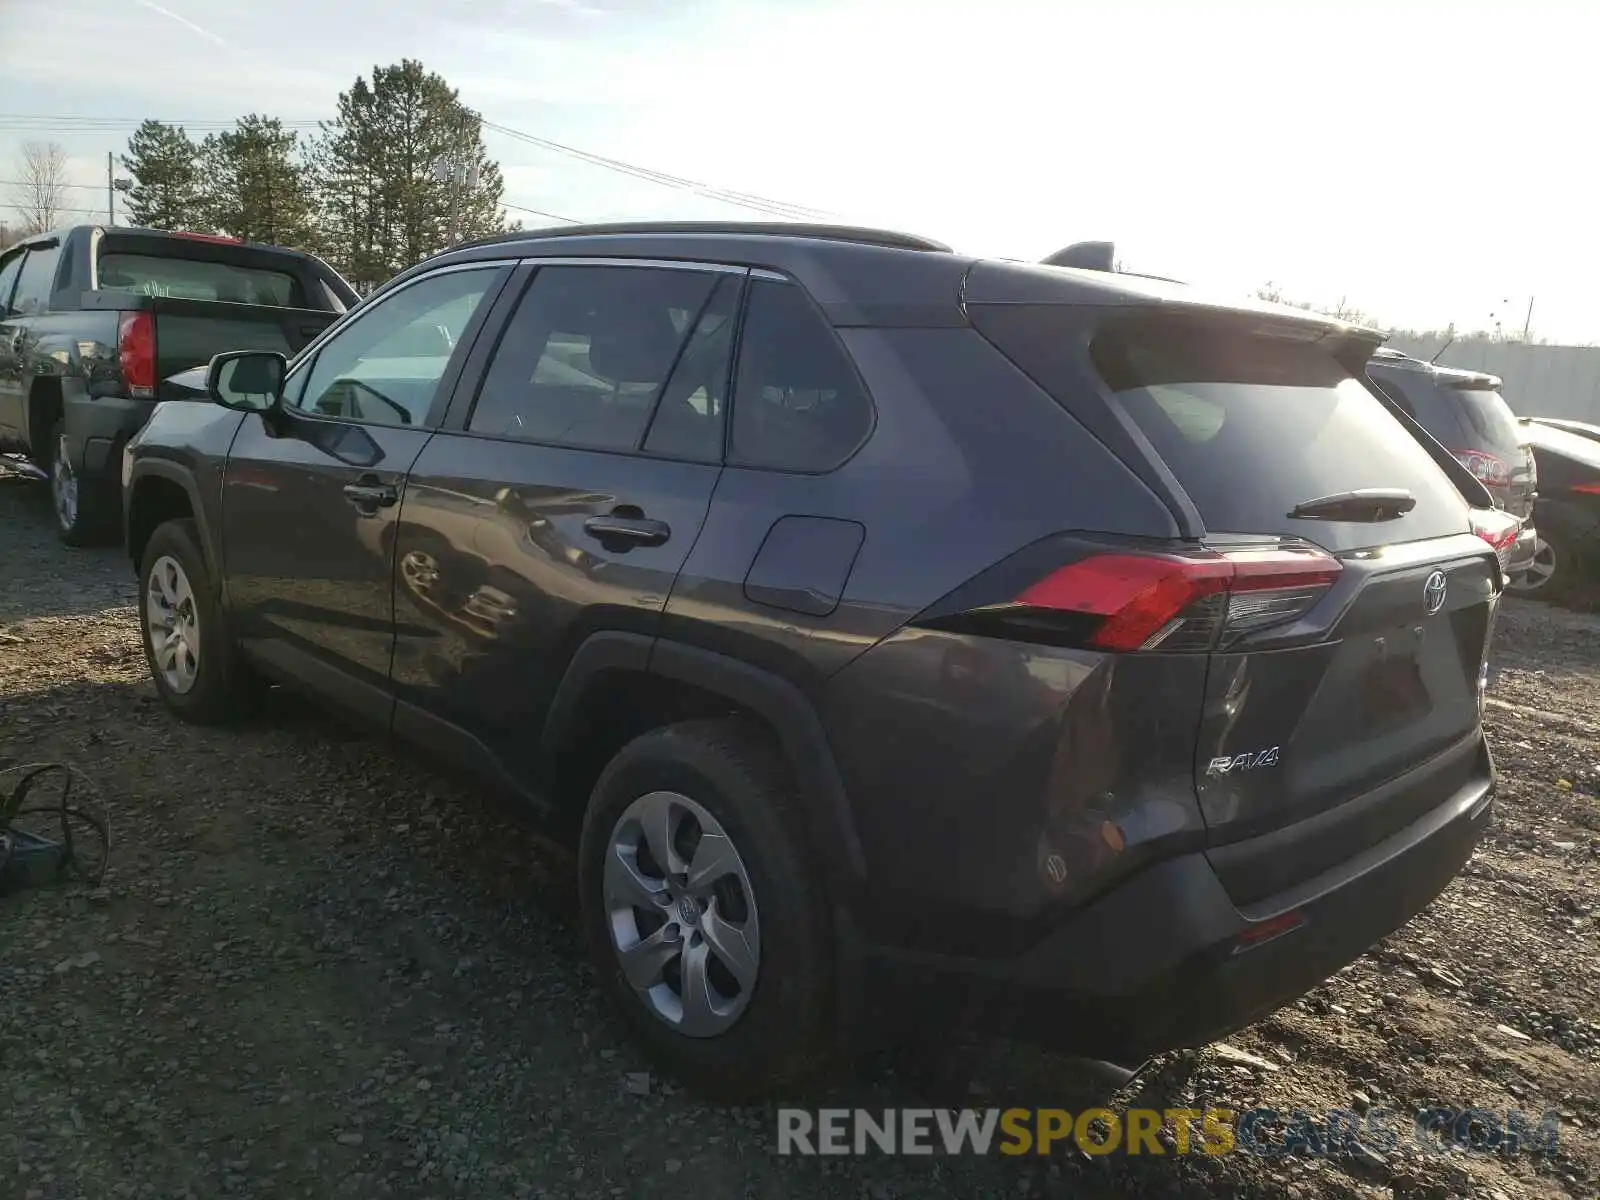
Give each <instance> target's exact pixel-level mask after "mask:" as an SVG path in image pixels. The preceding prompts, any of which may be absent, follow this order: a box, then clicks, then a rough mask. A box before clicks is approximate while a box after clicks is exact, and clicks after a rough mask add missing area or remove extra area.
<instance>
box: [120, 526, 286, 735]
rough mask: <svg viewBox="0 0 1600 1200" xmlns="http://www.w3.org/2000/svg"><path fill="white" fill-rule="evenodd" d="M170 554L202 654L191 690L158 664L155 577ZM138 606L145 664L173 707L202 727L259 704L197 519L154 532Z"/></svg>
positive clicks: (142, 565) (147, 549)
mask: <svg viewBox="0 0 1600 1200" xmlns="http://www.w3.org/2000/svg"><path fill="white" fill-rule="evenodd" d="M164 558H171V559H174V560H176V562H177V564H178V566H179V567H181V568H182V570H183V574H184V576H186V577H187V582H188V584H189V589H190V593H191V595H192V597H193V607H194V613H195V616H196V625H197V627H198V638H199V653H198V654H197V655H196V659H197V666H196V669H195V673H194V682H193V684H192V686H190V687H189V688H188V689H187V690H178V689H176V688H174V687H173V686H172V685H171V684H170V683H169V682H168V680H167V678H166V675H165V673H164V671H163V670H162V668H161V667H160V666H159V665H158V664H157V661H156V650H155V647H154V646H153V644H152V640H151V629H150V612H149V610H150V606H151V603H152V600H151V592H150V589H151V576H152V574H153V573H154V571H155V568H156V565H157V564H158V563H160V562H161V561H162V559H164ZM138 604H139V637H140V641H141V642H142V643H143V645H144V657H145V662H146V663H147V664H148V665H149V667H150V678H151V680H152V681H153V682H154V683H155V688H156V693H157V694H158V695H159V696H160V697H161V700H162V702H163V703H164V704H165V705H166V706H167V708H168V709H169V710H171V711H172V712H173V713H174V714H176V715H177V716H179V717H181V718H182V719H183V720H185V721H189V722H191V723H193V724H196V725H217V724H223V723H225V722H228V721H232V720H235V719H237V718H239V717H241V716H244V715H245V714H246V713H247V712H249V711H250V710H251V709H252V708H253V706H254V702H255V700H256V698H257V696H258V694H259V689H258V688H257V686H256V683H255V679H254V677H253V676H252V675H251V673H250V671H249V668H248V667H247V666H246V664H245V663H244V662H243V661H242V660H241V659H240V657H239V651H238V647H237V646H236V645H235V643H234V640H233V634H232V631H231V630H230V629H229V627H228V619H227V614H226V613H224V612H223V610H222V606H221V604H220V603H219V602H218V589H217V585H216V583H215V581H214V580H213V579H212V577H211V572H210V570H209V569H208V568H207V566H206V559H205V554H204V553H203V552H202V551H201V549H200V536H199V532H198V530H197V529H196V527H195V523H194V522H193V521H192V520H189V519H188V518H184V519H182V520H173V521H167V522H164V523H163V524H161V525H159V526H157V528H156V531H155V532H154V533H153V534H151V535H150V540H149V542H147V543H146V544H145V549H144V556H143V558H142V559H141V560H140V563H139V600H138Z"/></svg>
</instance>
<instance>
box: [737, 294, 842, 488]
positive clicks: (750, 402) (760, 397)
mask: <svg viewBox="0 0 1600 1200" xmlns="http://www.w3.org/2000/svg"><path fill="white" fill-rule="evenodd" d="M872 420H873V415H872V402H871V400H869V399H868V398H867V394H866V392H865V391H864V390H863V388H862V386H861V381H860V380H859V379H858V378H857V376H856V372H855V368H854V367H853V366H852V365H851V364H850V361H849V359H847V358H846V357H845V352H844V347H842V346H841V345H840V344H839V340H838V339H837V338H836V337H835V336H834V334H833V330H832V329H830V328H829V327H828V325H827V322H825V321H824V320H823V318H822V314H821V313H820V312H818V311H817V309H816V308H815V307H814V306H813V305H812V304H811V302H810V301H809V300H808V299H807V298H806V295H805V293H804V292H802V291H801V290H800V289H799V288H798V287H797V286H795V285H794V284H792V283H782V282H779V281H777V280H771V279H757V280H754V281H753V282H752V283H751V286H750V302H749V305H748V307H747V309H746V311H745V320H744V332H743V334H742V335H741V337H740V342H739V378H738V383H737V384H736V386H735V388H734V397H733V431H732V438H731V440H730V443H729V447H728V461H729V462H731V463H738V464H739V465H741V466H749V467H768V468H772V469H775V470H784V471H827V470H831V469H832V468H834V467H836V466H838V465H839V464H840V463H841V462H843V461H844V460H845V459H846V458H848V457H850V455H851V454H853V453H854V452H855V449H856V447H857V446H859V445H860V444H861V442H862V441H863V439H865V438H866V436H867V434H868V433H870V432H871V430H872Z"/></svg>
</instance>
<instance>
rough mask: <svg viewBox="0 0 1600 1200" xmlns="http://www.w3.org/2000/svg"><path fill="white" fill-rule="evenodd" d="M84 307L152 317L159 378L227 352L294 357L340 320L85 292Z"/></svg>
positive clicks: (311, 312) (309, 312)
mask: <svg viewBox="0 0 1600 1200" xmlns="http://www.w3.org/2000/svg"><path fill="white" fill-rule="evenodd" d="M83 307H84V308H93V309H109V310H115V311H117V312H148V313H150V314H151V315H152V317H153V318H154V320H155V344H156V378H157V379H158V380H166V379H168V378H170V377H171V376H173V375H176V374H178V373H179V372H181V371H187V370H189V369H190V368H191V367H203V366H205V365H206V364H207V363H209V362H210V361H211V356H212V355H213V354H220V353H221V352H222V351H224V350H275V351H277V352H278V353H279V354H282V355H284V356H285V357H286V358H292V357H294V355H295V354H297V353H299V352H300V350H302V349H303V348H304V347H305V346H306V345H307V344H309V343H310V342H311V341H312V339H314V338H315V337H316V336H317V335H318V334H319V333H321V332H322V331H323V330H324V329H326V328H327V327H328V326H329V325H331V324H332V323H333V321H334V319H335V318H336V317H337V316H338V314H337V313H331V312H323V311H320V310H317V309H306V308H281V307H276V306H273V305H266V304H236V303H229V302H226V301H220V300H189V299H184V298H180V297H175V296H140V295H134V294H131V293H128V292H116V291H104V292H85V293H84V294H83Z"/></svg>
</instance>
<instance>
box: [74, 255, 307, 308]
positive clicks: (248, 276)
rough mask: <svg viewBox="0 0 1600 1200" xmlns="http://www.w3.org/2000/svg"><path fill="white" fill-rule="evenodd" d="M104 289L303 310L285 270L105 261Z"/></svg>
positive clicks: (141, 258) (150, 259)
mask: <svg viewBox="0 0 1600 1200" xmlns="http://www.w3.org/2000/svg"><path fill="white" fill-rule="evenodd" d="M100 288H101V290H102V291H108V292H134V293H136V294H138V295H142V296H172V297H176V298H178V299H183V300H224V301H229V302H231V303H234V304H270V305H273V306H275V307H278V308H304V307H305V296H304V293H303V292H302V290H301V287H300V281H299V280H297V279H296V278H295V277H294V276H293V275H290V274H288V273H287V272H284V271H264V270H262V269H260V268H259V267H242V266H236V265H234V264H233V263H227V262H213V261H209V260H202V259H196V258H161V257H157V256H155V255H150V254H116V253H108V254H102V255H101V256H100Z"/></svg>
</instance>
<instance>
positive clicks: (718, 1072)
mask: <svg viewBox="0 0 1600 1200" xmlns="http://www.w3.org/2000/svg"><path fill="white" fill-rule="evenodd" d="M657 791H668V792H677V793H680V794H681V795H683V796H687V797H689V798H690V799H692V800H693V801H695V802H696V803H698V804H699V805H701V806H703V807H704V808H705V809H706V810H707V811H708V812H709V813H710V814H711V815H712V816H713V817H714V818H715V819H716V820H717V821H718V822H720V824H721V825H722V827H723V829H724V830H725V831H726V833H727V835H728V837H729V838H730V839H731V840H732V842H733V845H734V847H735V849H736V851H737V853H738V855H739V857H740V858H741V859H742V860H743V864H744V867H745V870H746V872H747V874H748V876H749V881H750V885H751V891H752V893H753V898H754V904H755V907H756V910H757V911H758V912H759V919H760V963H759V967H758V970H757V974H756V977H755V983H754V986H753V988H752V989H751V992H750V997H749V999H748V1002H747V1006H746V1007H745V1008H744V1010H743V1011H742V1012H741V1013H740V1015H739V1016H738V1018H737V1019H736V1020H735V1021H734V1023H733V1024H732V1025H731V1027H729V1028H728V1029H727V1030H726V1031H725V1032H722V1033H719V1034H717V1035H716V1036H710V1037H690V1036H687V1035H685V1034H683V1033H680V1032H678V1031H677V1030H676V1029H674V1028H672V1027H671V1026H670V1025H669V1024H668V1023H667V1022H666V1021H665V1020H663V1019H662V1018H661V1017H659V1016H658V1015H657V1014H656V1013H655V1012H654V1011H652V1010H651V1008H649V1007H648V1006H647V1004H646V1002H645V1001H644V1000H643V999H642V998H641V997H640V996H639V994H638V993H637V992H635V991H634V989H633V987H632V985H631V984H630V983H629V982H628V979H627V976H626V975H625V974H624V972H623V969H622V965H621V962H620V959H619V954H618V951H617V949H616V946H615V944H614V943H613V941H612V935H611V928H610V924H609V920H608V916H607V912H606V905H605V901H604V890H603V874H604V870H605V861H606V856H607V854H608V853H609V852H610V850H611V846H612V842H613V837H614V834H615V831H616V827H617V824H618V821H619V820H620V818H621V817H622V816H623V814H624V812H625V811H626V810H627V808H628V807H629V805H631V804H632V803H633V802H634V801H635V800H636V799H638V798H639V797H642V796H645V795H648V794H649V793H651V792H657ZM579 855H580V861H579V889H580V898H581V901H582V908H583V925H584V931H585V934H586V936H587V939H588V942H589V949H590V953H591V955H592V956H593V960H594V963H595V966H596V970H597V973H598V976H599V979H600V982H601V986H602V987H603V988H604V989H605V990H606V991H607V992H608V993H609V994H610V995H611V998H612V999H613V1001H615V1003H616V1004H617V1006H618V1007H619V1008H620V1009H621V1011H622V1014H623V1017H624V1019H625V1020H626V1021H627V1022H628V1024H629V1025H630V1027H631V1028H632V1030H633V1032H634V1034H635V1035H636V1036H637V1037H638V1039H639V1041H640V1042H641V1043H642V1044H643V1045H644V1047H645V1049H646V1051H647V1052H648V1053H649V1054H650V1056H651V1057H652V1058H653V1059H654V1060H655V1061H656V1063H657V1064H658V1065H660V1066H661V1067H662V1068H663V1069H664V1070H665V1071H667V1072H668V1073H670V1074H672V1075H674V1076H676V1077H677V1078H679V1079H681V1080H683V1081H684V1082H685V1083H686V1084H688V1085H689V1086H690V1087H692V1088H694V1089H695V1090H696V1091H697V1092H699V1093H701V1094H702V1095H705V1096H707V1097H710V1098H713V1099H717V1100H722V1101H727V1102H738V1101H744V1100H750V1099H755V1098H757V1097H760V1096H764V1095H771V1094H773V1093H774V1092H778V1091H780V1090H782V1089H785V1088H789V1087H792V1086H793V1085H795V1084H797V1083H799V1082H800V1081H801V1080H803V1079H805V1078H807V1077H810V1076H814V1075H816V1074H819V1073H820V1072H821V1071H822V1070H823V1069H825V1068H826V1067H828V1066H830V1065H832V1063H833V1062H834V1061H835V1059H836V1053H835V1050H836V1022H835V1019H834V1007H833V995H834V992H833V962H834V959H833V938H832V925H831V921H830V920H829V911H828V906H827V904H826V902H825V901H824V898H823V895H822V893H821V889H820V887H819V886H818V880H817V876H816V873H815V872H814V871H813V870H812V869H811V866H810V862H809V854H808V852H807V847H806V844H805V841H804V836H803V833H802V827H801V822H800V813H799V811H798V804H797V801H796V799H795V795H794V790H793V785H792V783H791V782H790V772H789V769H788V767H787V765H786V763H785V762H784V760H783V758H782V755H781V754H780V753H779V751H778V749H777V747H776V746H775V745H774V744H773V741H772V739H771V737H770V736H768V735H767V734H766V732H765V730H763V729H761V728H760V727H758V726H755V725H754V724H752V723H747V722H744V721H741V720H738V719H733V718H729V719H715V720H696V721H685V722H683V723H680V724H677V725H669V726H666V727H664V728H661V729H656V730H652V731H651V732H649V733H646V734H643V735H641V736H640V737H638V738H635V739H634V740H633V741H632V742H630V743H628V745H627V746H625V747H624V748H623V749H622V751H621V752H620V753H619V754H618V755H617V756H616V757H615V758H614V759H612V761H611V763H610V765H609V766H607V767H606V769H605V771H604V772H602V773H601V776H600V780H599V782H598V783H596V785H595V788H594V792H593V794H592V795H591V796H590V799H589V804H588V808H587V811H586V812H585V813H584V819H583V831H582V837H581V840H580V846H579Z"/></svg>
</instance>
